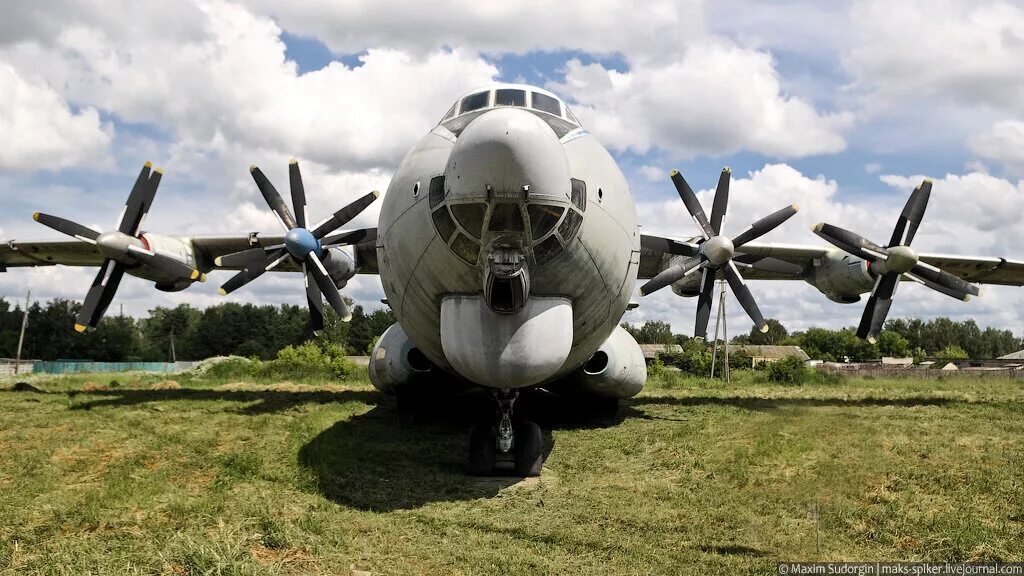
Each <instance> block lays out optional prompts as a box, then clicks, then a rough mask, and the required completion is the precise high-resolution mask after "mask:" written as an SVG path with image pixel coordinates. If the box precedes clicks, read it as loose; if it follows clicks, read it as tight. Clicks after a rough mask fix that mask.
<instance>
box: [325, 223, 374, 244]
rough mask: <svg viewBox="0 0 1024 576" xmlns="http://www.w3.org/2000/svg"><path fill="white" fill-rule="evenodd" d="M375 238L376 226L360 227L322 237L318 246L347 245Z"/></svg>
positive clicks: (372, 240) (371, 240)
mask: <svg viewBox="0 0 1024 576" xmlns="http://www.w3.org/2000/svg"><path fill="white" fill-rule="evenodd" d="M376 240H377V229H376V228H361V229H359V230H352V231H351V232H341V233H338V234H334V235H331V236H328V237H326V238H324V239H323V242H321V243H320V246H321V247H323V248H332V247H334V246H349V245H352V244H362V243H364V242H374V241H376Z"/></svg>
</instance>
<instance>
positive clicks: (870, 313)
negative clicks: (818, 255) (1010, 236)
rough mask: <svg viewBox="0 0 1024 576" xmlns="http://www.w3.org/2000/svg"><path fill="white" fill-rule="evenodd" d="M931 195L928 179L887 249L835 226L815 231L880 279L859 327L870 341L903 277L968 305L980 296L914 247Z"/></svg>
mask: <svg viewBox="0 0 1024 576" xmlns="http://www.w3.org/2000/svg"><path fill="white" fill-rule="evenodd" d="M931 193H932V181H931V180H929V179H927V178H926V179H925V180H924V182H922V183H921V185H920V186H918V187H917V188H915V189H914V192H913V193H912V194H911V195H910V198H909V199H908V200H907V204H906V206H904V207H903V212H902V213H901V214H900V217H899V220H897V221H896V228H895V229H893V231H892V238H890V240H889V246H888V247H886V248H883V247H881V246H879V245H877V244H875V243H873V242H871V241H870V240H868V239H866V238H864V237H862V236H860V235H858V234H855V233H853V232H850V231H849V230H844V229H842V228H840V227H838V226H833V225H831V224H825V223H819V224H815V225H814V226H813V227H812V228H811V230H813V231H814V233H815V234H817V235H818V236H821V237H822V238H824V239H825V240H826V241H828V242H829V243H831V244H833V245H834V246H836V247H838V248H841V249H843V250H845V251H846V252H849V253H850V254H853V255H854V256H857V257H859V258H862V259H864V260H865V261H867V263H868V270H869V271H870V272H871V273H872V275H874V276H876V280H875V287H874V289H873V290H872V291H871V296H870V297H869V298H868V303H867V305H866V306H865V307H864V315H863V316H861V319H860V326H858V327H857V336H859V337H861V338H867V339H868V341H870V342H874V341H875V339H876V338H877V337H878V334H879V333H880V332H881V331H882V325H883V324H884V323H885V317H886V316H887V315H888V314H889V307H890V306H892V298H893V296H894V295H895V294H896V286H897V284H899V281H900V276H901V275H902V276H904V277H906V278H907V279H909V280H913V281H915V282H918V283H920V284H924V285H925V286H927V287H929V288H931V289H932V290H935V291H937V292H941V293H943V294H945V295H947V296H951V297H953V298H956V299H958V300H963V301H965V302H966V301H967V300H970V298H971V296H977V295H978V294H979V293H980V290H979V289H978V287H977V286H975V285H974V284H971V283H970V282H967V281H966V280H962V279H960V278H957V277H956V276H954V275H952V274H950V273H949V272H945V271H943V270H940V269H939V268H937V267H935V266H932V265H931V264H926V263H924V262H920V261H919V260H918V255H917V252H916V251H914V250H913V249H912V248H911V247H910V243H911V242H912V241H913V240H914V235H915V234H916V233H917V229H918V227H919V226H920V225H921V219H922V218H924V212H925V209H926V208H927V207H928V198H929V197H930V196H931Z"/></svg>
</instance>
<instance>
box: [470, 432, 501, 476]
mask: <svg viewBox="0 0 1024 576" xmlns="http://www.w3.org/2000/svg"><path fill="white" fill-rule="evenodd" d="M494 453H495V447H494V430H493V429H492V428H491V426H489V425H486V424H477V425H475V426H473V427H472V428H470V429H469V473H470V474H471V475H473V476H490V475H491V474H494Z"/></svg>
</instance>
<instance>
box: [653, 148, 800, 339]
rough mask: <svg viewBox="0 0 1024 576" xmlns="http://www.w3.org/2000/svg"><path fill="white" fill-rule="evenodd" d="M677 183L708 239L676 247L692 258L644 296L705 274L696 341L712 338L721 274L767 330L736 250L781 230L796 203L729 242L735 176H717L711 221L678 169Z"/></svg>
mask: <svg viewBox="0 0 1024 576" xmlns="http://www.w3.org/2000/svg"><path fill="white" fill-rule="evenodd" d="M671 176H672V183H673V184H674V185H675V187H676V191H677V192H678V193H679V197H680V198H681V199H682V200H683V203H684V204H685V205H686V209H687V211H689V213H690V215H691V216H692V217H693V220H694V221H695V222H696V223H697V226H698V227H699V228H700V231H701V235H702V236H703V237H704V238H703V240H701V241H700V242H699V243H698V244H689V243H682V242H675V243H673V246H674V249H673V253H675V254H680V255H684V256H689V258H688V259H686V260H684V261H683V262H681V263H679V264H676V265H674V266H671V267H669V268H666V269H665V270H663V271H662V272H661V273H660V274H658V275H657V276H655V277H654V278H652V279H651V280H650V281H649V282H647V283H646V284H644V285H643V286H641V287H640V295H641V296H646V295H648V294H650V293H652V292H655V291H657V290H660V289H662V288H664V287H665V286H668V285H669V284H672V283H674V282H677V281H679V280H682V279H683V278H685V277H687V276H689V275H690V274H696V273H697V272H700V274H701V279H700V296H699V297H698V298H697V322H696V325H695V327H694V330H693V336H694V338H707V332H708V321H709V319H710V318H711V301H712V291H713V289H714V286H715V276H716V275H717V273H718V272H719V271H721V272H722V273H723V275H724V276H725V279H726V281H728V282H729V288H730V289H731V290H732V292H733V294H734V295H735V296H736V299H737V300H739V302H740V305H741V306H743V310H745V311H746V313H747V315H748V316H750V319H751V320H753V321H754V325H755V326H757V328H758V329H759V330H760V331H761V332H767V331H768V324H767V323H766V322H765V320H764V317H763V316H762V315H761V311H760V310H759V309H758V307H757V303H756V302H755V301H754V297H753V296H752V295H751V293H750V289H749V288H748V287H747V284H746V282H745V281H744V280H743V276H742V275H741V274H740V272H739V270H737V268H736V262H735V261H734V256H735V253H736V250H737V249H738V248H740V247H742V246H743V245H744V244H746V243H748V242H750V241H752V240H756V239H757V238H760V237H761V236H763V235H764V234H767V233H768V232H770V231H772V230H773V229H775V228H776V227H777V226H779V225H780V224H782V223H783V222H785V221H786V220H788V219H789V218H790V217H791V216H793V214H796V212H797V210H798V207H797V205H796V204H793V205H790V206H786V207H785V208H783V209H781V210H779V211H777V212H774V213H772V214H769V215H768V216H765V217H764V218H762V219H760V220H758V221H757V222H754V224H752V225H751V226H749V227H748V228H747V229H746V230H743V231H742V232H740V234H739V235H737V236H735V237H733V238H729V237H728V236H725V235H723V234H722V233H721V229H722V221H723V220H724V219H725V213H726V209H727V207H728V204H729V181H730V179H731V177H732V173H731V171H730V170H729V169H728V168H725V169H724V170H722V174H721V176H719V178H718V188H717V189H716V190H715V200H714V203H713V205H712V208H711V220H710V221H709V220H708V217H707V215H705V213H704V208H702V207H701V205H700V200H699V199H698V198H697V195H696V194H694V192H693V189H692V188H690V185H689V184H687V183H686V180H685V179H683V176H682V175H681V174H680V173H679V172H678V171H676V170H673V171H672V173H671Z"/></svg>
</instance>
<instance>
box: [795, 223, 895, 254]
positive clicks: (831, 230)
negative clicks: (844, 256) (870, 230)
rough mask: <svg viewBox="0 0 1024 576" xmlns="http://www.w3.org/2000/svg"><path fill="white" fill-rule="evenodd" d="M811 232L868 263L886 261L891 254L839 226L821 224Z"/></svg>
mask: <svg viewBox="0 0 1024 576" xmlns="http://www.w3.org/2000/svg"><path fill="white" fill-rule="evenodd" d="M811 230H812V231H813V232H814V233H815V234H817V235H818V236H821V237H822V238H823V239H824V240H825V241H826V242H828V243H829V244H832V245H833V246H835V247H837V248H841V249H843V250H845V251H847V252H849V253H850V254H853V255H854V256H858V257H860V258H863V259H864V260H867V261H868V262H874V261H875V260H884V259H885V257H886V255H888V253H889V252H888V251H887V250H886V249H885V248H882V247H881V246H879V245H878V244H875V243H874V242H872V241H870V240H868V239H866V238H864V237H862V236H860V235H858V234H855V233H853V232H850V231H849V230H844V229H842V228H840V227H838V226H833V225H831V224H825V223H824V222H821V223H818V224H815V225H814V227H813V228H811Z"/></svg>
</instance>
